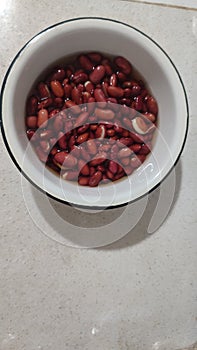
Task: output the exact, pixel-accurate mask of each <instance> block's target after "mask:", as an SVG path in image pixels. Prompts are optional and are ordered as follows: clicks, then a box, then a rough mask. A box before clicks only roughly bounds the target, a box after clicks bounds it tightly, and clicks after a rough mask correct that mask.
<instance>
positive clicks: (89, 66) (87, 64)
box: [78, 55, 94, 71]
mask: <svg viewBox="0 0 197 350" xmlns="http://www.w3.org/2000/svg"><path fill="white" fill-rule="evenodd" d="M78 60H79V64H80V65H81V67H82V68H83V69H85V70H87V71H91V70H93V68H94V64H93V63H92V61H91V60H90V59H89V57H88V56H86V55H80V56H79V58H78Z"/></svg>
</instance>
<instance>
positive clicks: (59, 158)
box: [53, 151, 77, 169]
mask: <svg viewBox="0 0 197 350" xmlns="http://www.w3.org/2000/svg"><path fill="white" fill-rule="evenodd" d="M53 160H54V162H55V164H56V165H57V166H59V167H60V168H70V169H72V168H74V167H75V165H76V164H77V159H76V158H75V157H73V155H72V154H69V153H68V152H65V151H61V152H58V153H56V154H55V155H54V158H53Z"/></svg>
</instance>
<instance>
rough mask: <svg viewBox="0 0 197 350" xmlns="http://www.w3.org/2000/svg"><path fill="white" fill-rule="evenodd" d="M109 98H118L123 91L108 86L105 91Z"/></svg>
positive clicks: (116, 87)
mask: <svg viewBox="0 0 197 350" xmlns="http://www.w3.org/2000/svg"><path fill="white" fill-rule="evenodd" d="M107 92H108V94H109V95H110V96H111V97H115V98H120V97H122V96H123V95H124V90H123V89H122V88H120V87H118V86H109V87H108V89H107Z"/></svg>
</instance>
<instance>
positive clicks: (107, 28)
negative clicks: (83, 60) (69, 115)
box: [2, 18, 187, 207]
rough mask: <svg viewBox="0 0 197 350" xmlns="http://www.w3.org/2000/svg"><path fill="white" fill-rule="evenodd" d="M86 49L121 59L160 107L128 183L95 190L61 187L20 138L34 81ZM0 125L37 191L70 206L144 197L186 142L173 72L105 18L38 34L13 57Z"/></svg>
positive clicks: (158, 54)
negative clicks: (147, 148) (148, 146)
mask: <svg viewBox="0 0 197 350" xmlns="http://www.w3.org/2000/svg"><path fill="white" fill-rule="evenodd" d="M85 51H100V52H104V53H108V54H112V55H121V56H124V57H126V58H127V59H128V60H129V61H130V62H131V63H132V64H133V66H134V67H135V68H136V69H137V70H138V71H139V72H140V73H141V75H142V76H143V78H144V79H145V81H146V82H147V83H148V86H149V88H150V89H151V91H152V93H153V95H154V96H155V98H156V99H157V102H158V105H159V128H158V131H157V137H156V140H155V145H154V148H153V151H152V153H151V155H150V156H149V157H148V158H147V159H146V161H145V163H144V164H143V165H141V167H140V168H138V169H137V171H135V172H134V173H133V174H132V175H131V176H130V177H128V178H127V179H124V180H120V181H118V182H115V183H113V184H109V185H103V186H100V187H99V188H86V187H78V186H77V185H76V184H75V183H71V182H67V181H61V183H60V180H59V177H57V176H56V175H55V174H53V173H52V172H51V171H49V170H48V169H46V168H45V167H44V166H43V164H42V163H41V162H40V161H39V160H38V158H37V156H36V154H35V153H34V151H33V150H32V149H31V147H29V142H28V140H27V137H26V134H25V123H24V115H25V103H26V98H27V95H28V93H29V91H30V88H31V87H32V85H33V83H34V82H35V80H36V78H37V77H38V76H39V75H40V74H41V73H42V72H43V71H44V70H45V69H46V67H47V66H49V65H51V64H52V63H54V62H55V61H57V60H58V59H59V58H62V57H65V56H67V55H70V54H75V53H78V52H85ZM2 122H3V129H4V134H5V137H6V141H7V144H8V146H9V149H10V151H11V153H12V155H13V157H14V158H15V160H16V162H17V163H18V165H19V167H20V168H22V170H23V172H24V173H25V174H26V175H27V177H28V178H29V179H31V181H32V182H33V183H35V184H36V185H37V186H38V187H40V188H42V189H44V190H45V191H46V192H47V193H49V194H50V195H52V196H53V197H55V198H58V199H60V200H65V201H68V202H71V203H74V204H79V205H85V206H90V207H91V206H93V205H94V206H109V205H112V206H114V205H119V204H123V203H125V202H127V201H131V200H135V199H137V198H139V197H140V196H142V195H144V194H145V193H147V192H148V191H150V190H151V189H152V188H154V187H155V186H156V185H157V184H158V183H159V182H160V181H161V180H162V179H163V178H164V177H165V176H166V174H167V173H168V172H169V170H170V169H171V168H172V166H173V164H174V163H175V161H176V160H177V158H178V156H179V154H180V152H181V149H182V145H183V143H184V139H185V134H186V130H187V103H186V98H185V94H184V90H183V87H182V83H181V81H180V78H179V76H178V74H177V71H176V69H175V68H174V66H173V65H172V63H171V62H170V60H169V58H168V57H167V55H166V54H165V53H164V52H163V51H162V50H161V49H160V48H159V47H158V46H157V45H156V44H155V43H154V42H153V41H152V40H150V39H149V38H148V37H147V36H146V35H144V34H143V33H141V32H139V31H137V30H136V29H134V28H132V27H129V26H127V25H124V24H121V23H117V22H114V21H110V20H106V19H95V18H94V19H93V18H92V19H91V18H89V19H88V18H86V19H76V20H72V21H68V22H64V23H61V24H58V25H56V26H54V27H51V28H49V29H47V30H45V31H43V32H42V33H40V34H39V35H37V36H36V37H34V38H33V39H32V40H31V41H30V42H29V43H28V44H27V45H26V46H25V47H24V48H23V50H22V51H21V52H20V53H19V54H18V56H17V58H16V59H15V60H14V62H13V64H12V66H11V68H10V70H9V73H8V75H7V80H6V83H5V86H4V91H3V97H2ZM43 175H44V176H43Z"/></svg>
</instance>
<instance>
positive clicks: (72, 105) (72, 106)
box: [65, 100, 81, 114]
mask: <svg viewBox="0 0 197 350" xmlns="http://www.w3.org/2000/svg"><path fill="white" fill-rule="evenodd" d="M65 107H66V108H70V109H71V113H73V114H79V113H80V112H81V108H80V107H79V106H78V105H76V103H75V102H73V101H71V100H67V101H66V102H65Z"/></svg>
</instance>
